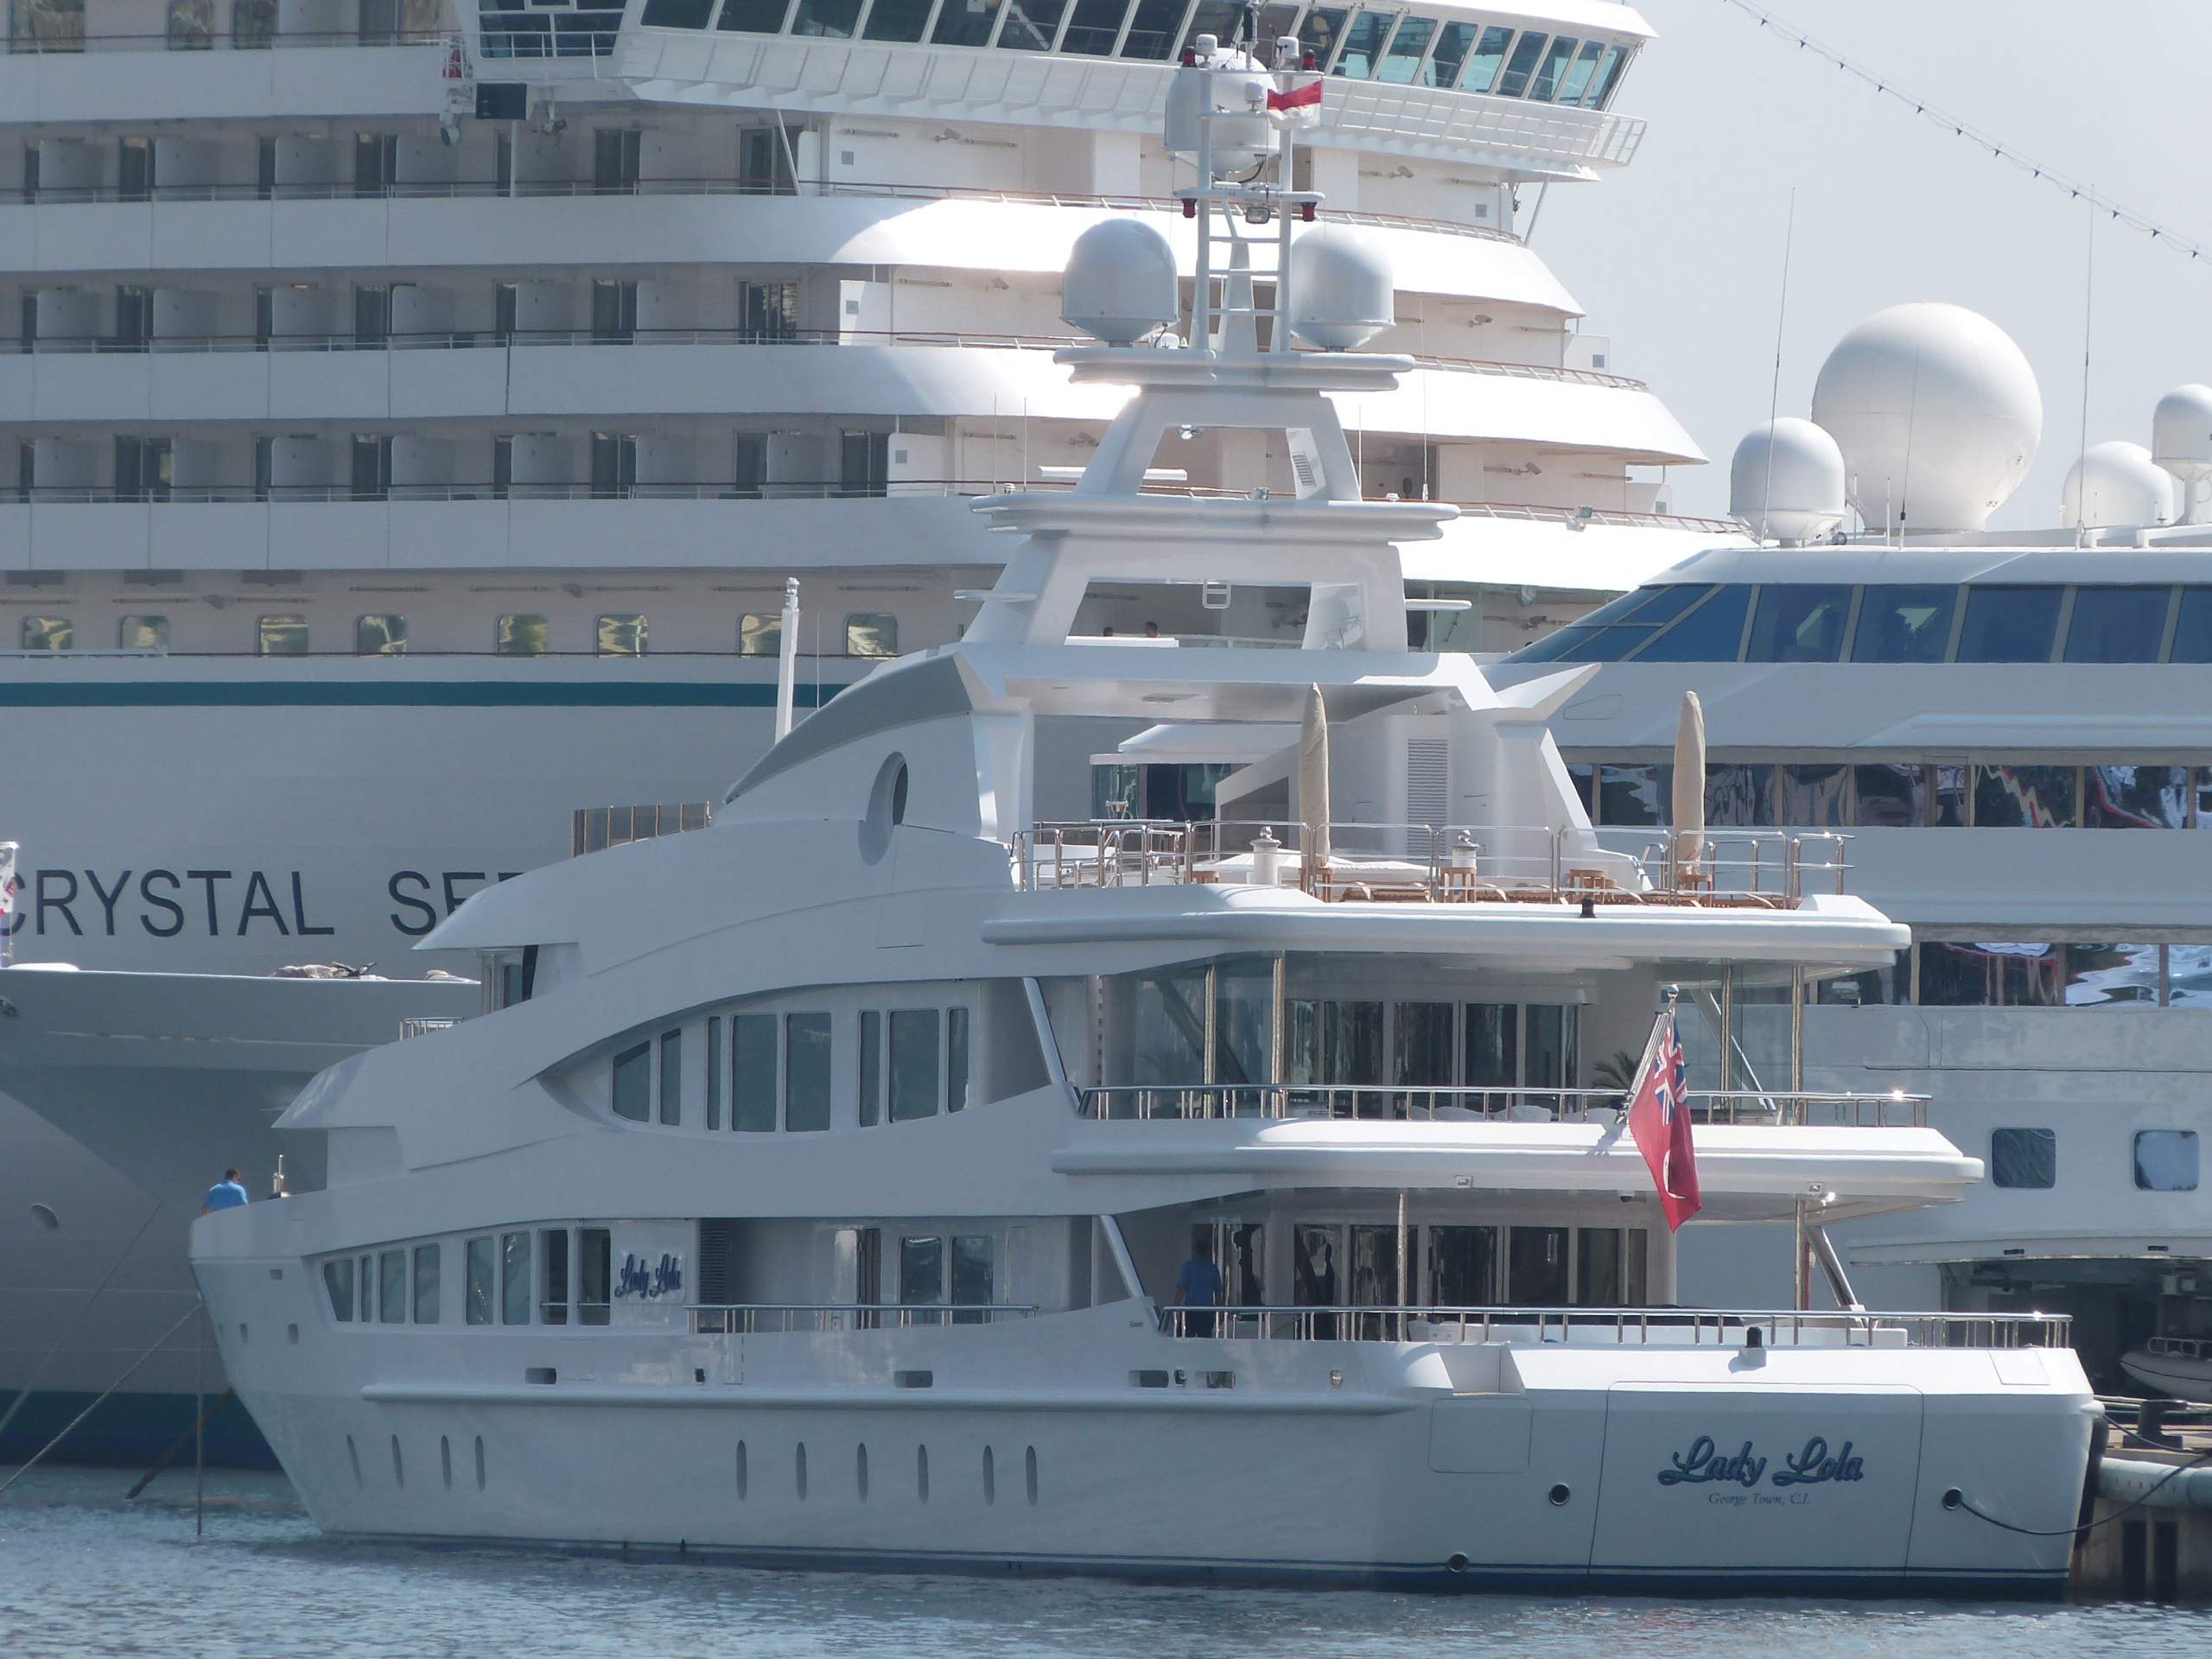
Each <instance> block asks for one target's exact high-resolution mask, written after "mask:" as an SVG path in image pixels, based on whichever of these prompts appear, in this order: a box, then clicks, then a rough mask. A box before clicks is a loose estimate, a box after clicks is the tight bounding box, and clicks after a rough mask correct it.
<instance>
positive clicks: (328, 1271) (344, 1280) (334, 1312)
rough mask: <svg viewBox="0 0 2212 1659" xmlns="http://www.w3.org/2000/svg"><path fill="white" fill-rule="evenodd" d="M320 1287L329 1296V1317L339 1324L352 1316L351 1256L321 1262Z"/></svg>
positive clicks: (342, 1323)
mask: <svg viewBox="0 0 2212 1659" xmlns="http://www.w3.org/2000/svg"><path fill="white" fill-rule="evenodd" d="M322 1287H323V1289H324V1290H325V1291H327V1293H328V1294H329V1296H330V1317H331V1318H332V1319H336V1320H337V1321H338V1322H339V1323H340V1325H344V1324H346V1323H347V1322H348V1321H350V1320H351V1319H353V1257H352V1256H350V1255H349V1256H346V1257H345V1258H344V1259H343V1260H341V1261H337V1262H324V1263H323V1264H322Z"/></svg>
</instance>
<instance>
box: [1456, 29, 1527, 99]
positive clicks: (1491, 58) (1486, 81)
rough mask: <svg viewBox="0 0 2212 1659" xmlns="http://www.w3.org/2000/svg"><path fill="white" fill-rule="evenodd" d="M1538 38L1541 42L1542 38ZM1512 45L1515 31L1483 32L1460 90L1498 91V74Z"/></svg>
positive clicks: (1489, 30)
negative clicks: (1507, 50)
mask: <svg viewBox="0 0 2212 1659" xmlns="http://www.w3.org/2000/svg"><path fill="white" fill-rule="evenodd" d="M1453 27H1455V28H1457V27H1459V25H1457V24H1455V25H1453ZM1537 38H1538V39H1539V40H1541V38H1542V36H1541V35H1539V36H1538V37H1537ZM1512 44H1513V31H1512V30H1511V29H1484V30H1483V37H1482V41H1481V43H1480V44H1479V45H1478V46H1477V47H1476V48H1475V54H1474V56H1473V57H1471V58H1470V59H1469V60H1467V73H1466V74H1465V76H1464V77H1462V79H1461V80H1460V82H1459V90H1460V91H1461V92H1494V91H1496V90H1497V78H1498V73H1499V72H1500V71H1501V70H1503V68H1504V67H1505V52H1506V48H1508V47H1510V46H1511V45H1512ZM1440 84H1442V83H1440Z"/></svg>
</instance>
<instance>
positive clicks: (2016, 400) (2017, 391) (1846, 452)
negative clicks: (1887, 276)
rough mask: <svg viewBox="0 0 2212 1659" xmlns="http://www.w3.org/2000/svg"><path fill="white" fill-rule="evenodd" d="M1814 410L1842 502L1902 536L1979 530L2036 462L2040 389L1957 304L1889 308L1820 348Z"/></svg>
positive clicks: (2005, 347)
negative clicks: (1840, 475) (1837, 459)
mask: <svg viewBox="0 0 2212 1659" xmlns="http://www.w3.org/2000/svg"><path fill="white" fill-rule="evenodd" d="M1813 419H1814V420H1815V422H1816V423H1818V424H1819V425H1821V427H1823V428H1825V429H1827V432H1828V435H1830V436H1832V437H1833V438H1834V439H1835V441H1836V445H1837V447H1838V448H1840V449H1841V450H1842V451H1843V465H1844V479H1845V483H1846V485H1847V487H1848V489H1849V491H1850V494H1851V504H1852V505H1853V506H1855V507H1857V508H1858V509H1859V517H1860V518H1861V519H1863V520H1864V521H1865V522H1866V524H1870V525H1875V524H1880V525H1885V526H1887V527H1890V528H1892V529H1898V528H1901V529H1902V530H1903V531H1904V532H1905V533H1906V534H1908V535H1912V534H1919V533H1924V532H1928V531H1960V530H1980V529H1981V528H1982V527H1983V525H1985V524H1987V523H1988V521H1989V515H1990V514H1991V513H1992V512H1995V511H1996V510H1997V509H1998V508H1999V507H2000V506H2002V505H2004V504H2005V501H2006V500H2007V499H2009V498H2010V497H2011V495H2012V492H2013V491H2015V490H2017V489H2018V488H2019V487H2020V481H2021V480H2023V479H2024V478H2025V477H2026V476H2027V475H2028V467H2029V464H2030V463H2031V462H2032V461H2034V460H2035V456H2036V446H2037V443H2039V442H2042V439H2043V397H2042V394H2041V393H2039V392H2038V391H2037V390H2036V377H2035V371H2034V370H2032V369H2031V368H2030V367H2029V366H2028V359H2026V358H2025V357H2024V356H2022V355H2021V354H2020V348H2019V347H2018V346H2015V345H2014V344H2013V343H2012V336H2011V335H2009V334H2006V333H2005V331H2004V330H2003V329H2002V328H1999V327H1998V326H1997V325H1996V324H1995V323H1993V322H1992V321H1989V319H1988V318H1986V317H1983V316H1978V315H1975V314H1974V312H1972V311H1968V310H1967V309H1965V308H1962V307H1960V306H1955V305H1939V304H1934V303H1929V302H1917V303H1915V304H1911V305H1893V306H1891V308H1889V309H1888V310H1886V311H1879V312H1877V313H1876V314H1875V315H1872V316H1871V317H1869V318H1867V319H1866V321H1864V322H1862V323H1860V324H1859V326H1858V327H1856V328H1853V330H1852V331H1851V332H1850V333H1849V334H1846V335H1845V336H1844V337H1843V339H1842V340H1840V341H1839V342H1837V345H1836V348H1835V349H1834V351H1833V352H1830V353H1828V360H1827V362H1826V363H1824V364H1822V365H1821V376H1820V379H1819V380H1818V381H1817V382H1816V383H1815V385H1814V387H1813Z"/></svg>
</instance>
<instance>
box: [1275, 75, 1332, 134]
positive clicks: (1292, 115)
mask: <svg viewBox="0 0 2212 1659" xmlns="http://www.w3.org/2000/svg"><path fill="white" fill-rule="evenodd" d="M1279 79H1281V81H1282V82H1283V85H1281V86H1279V87H1277V88H1276V89H1275V90H1274V91H1273V92H1269V93H1268V115H1269V116H1270V117H1272V118H1274V122H1275V124H1276V125H1277V126H1290V125H1292V124H1297V125H1299V126H1315V125H1318V124H1319V122H1320V119H1321V77H1320V76H1319V75H1313V76H1311V77H1310V78H1309V77H1306V76H1304V75H1299V74H1286V75H1282V76H1281V77H1279Z"/></svg>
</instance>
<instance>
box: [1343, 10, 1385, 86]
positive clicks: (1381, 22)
mask: <svg viewBox="0 0 2212 1659" xmlns="http://www.w3.org/2000/svg"><path fill="white" fill-rule="evenodd" d="M1396 21H1397V19H1396V16H1395V14H1394V13H1391V12H1387V11H1363V12H1361V13H1360V14H1359V15H1358V16H1357V17H1354V18H1353V19H1352V21H1351V28H1350V29H1347V30H1345V31H1344V50H1343V51H1342V52H1340V53H1338V54H1337V65H1336V68H1335V71H1334V73H1337V74H1339V75H1343V76H1344V77H1345V78H1346V79H1351V80H1365V79H1367V78H1368V77H1369V76H1370V75H1372V74H1373V73H1375V62H1376V59H1378V58H1380V57H1381V56H1382V55H1383V39H1384V37H1385V36H1386V35H1389V32H1390V25H1391V24H1392V23H1393V22H1396Z"/></svg>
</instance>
